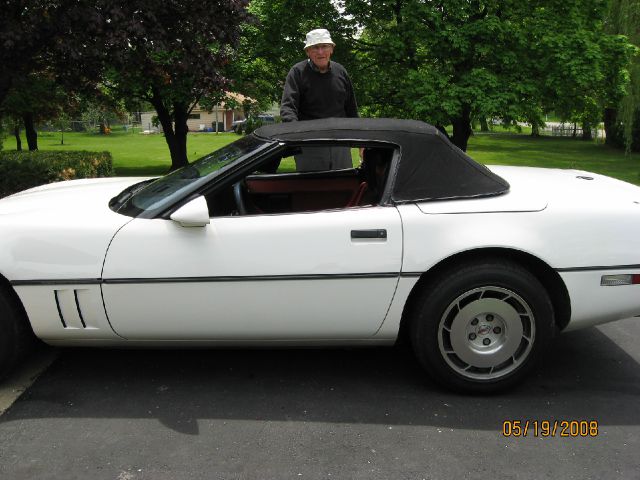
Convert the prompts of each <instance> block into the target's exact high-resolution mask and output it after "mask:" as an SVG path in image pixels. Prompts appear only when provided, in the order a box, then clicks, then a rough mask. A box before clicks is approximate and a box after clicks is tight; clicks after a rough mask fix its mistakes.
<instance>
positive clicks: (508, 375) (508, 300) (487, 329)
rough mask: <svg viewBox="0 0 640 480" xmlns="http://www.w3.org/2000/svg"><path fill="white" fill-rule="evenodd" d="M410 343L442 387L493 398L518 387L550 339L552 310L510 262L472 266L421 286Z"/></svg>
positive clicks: (536, 286)
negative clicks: (512, 387) (489, 395)
mask: <svg viewBox="0 0 640 480" xmlns="http://www.w3.org/2000/svg"><path fill="white" fill-rule="evenodd" d="M415 307H416V308H415V309H414V312H413V317H412V319H411V322H412V323H411V341H412V345H413V348H414V351H415V352H416V355H417V357H418V359H419V360H420V362H421V363H422V365H423V366H424V368H425V369H426V371H427V372H428V373H429V374H430V375H431V376H432V377H433V378H434V379H435V380H436V381H438V382H439V383H441V384H442V385H444V386H446V387H448V388H452V389H455V390H458V391H465V392H487V393H488V392H492V391H497V390H502V389H504V388H508V387H511V386H513V385H514V384H516V383H517V382H519V381H521V380H522V379H523V378H524V377H525V376H526V374H527V373H528V372H529V370H530V369H531V368H532V367H533V365H534V363H535V361H536V360H537V359H538V358H539V357H540V355H541V352H542V351H543V349H544V347H545V346H547V345H548V344H549V342H550V340H551V337H552V335H553V332H554V326H553V325H554V320H553V307H552V305H551V301H550V300H549V296H548V294H547V292H546V291H545V289H544V287H543V286H542V285H541V284H540V282H539V281H538V279H537V278H536V277H535V276H533V275H532V274H531V273H530V272H529V271H527V270H526V269H524V268H523V267H521V266H520V265H518V264H516V263H512V262H506V261H500V260H494V261H487V260H485V261H476V262H473V263H470V264H467V265H464V266H457V267H454V268H451V269H449V270H448V271H446V272H444V273H443V274H442V275H440V276H439V277H438V278H437V279H436V280H435V281H432V282H430V283H429V284H428V285H426V286H425V289H424V291H423V292H422V295H421V296H420V297H419V298H418V300H417V303H416V305H415Z"/></svg>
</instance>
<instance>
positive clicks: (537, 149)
mask: <svg viewBox="0 0 640 480" xmlns="http://www.w3.org/2000/svg"><path fill="white" fill-rule="evenodd" d="M238 138H239V137H238V135H236V134H234V133H220V134H215V133H190V134H189V137H188V143H187V145H188V147H187V155H188V158H189V160H195V159H196V158H199V157H201V156H203V155H205V154H206V153H208V152H211V151H213V150H216V149H217V148H220V147H221V146H223V145H226V144H228V143H230V142H232V141H234V140H236V139H238ZM64 140H65V141H64V145H60V133H55V132H53V133H51V132H43V133H40V135H39V137H38V146H39V148H40V149H41V150H92V151H105V150H106V151H109V152H111V155H112V156H113V161H114V167H115V170H116V174H117V175H123V176H130V175H141V176H145V175H160V174H163V173H165V172H166V171H167V170H168V169H169V165H170V159H169V149H168V147H167V144H166V142H165V140H164V137H163V136H162V135H141V134H140V133H131V132H124V131H123V130H120V129H118V128H116V129H114V131H113V132H112V133H111V134H110V135H99V134H97V133H65V136H64ZM23 146H26V141H24V140H23ZM4 148H5V149H6V150H12V149H15V139H14V138H13V137H7V138H6V139H5V141H4ZM468 153H469V155H471V157H473V158H474V159H475V160H477V161H479V162H482V163H485V164H490V165H491V164H493V165H528V166H536V167H551V168H576V169H581V170H588V171H592V172H596V173H602V174H604V175H609V176H611V177H615V178H619V179H621V180H625V181H627V182H631V183H635V184H637V185H640V154H638V153H635V154H631V155H625V154H624V152H622V151H620V150H615V149H612V148H609V147H606V146H604V145H602V144H601V143H596V142H585V141H582V140H577V139H573V138H561V137H540V138H533V137H531V136H529V135H526V134H516V133H488V134H476V135H474V136H472V137H471V138H470V139H469V151H468ZM353 156H354V158H357V150H353ZM282 167H283V168H284V169H285V170H293V169H294V168H295V166H294V164H293V160H292V159H287V160H285V161H284V162H283V164H282Z"/></svg>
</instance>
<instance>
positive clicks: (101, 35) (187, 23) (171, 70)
mask: <svg viewBox="0 0 640 480" xmlns="http://www.w3.org/2000/svg"><path fill="white" fill-rule="evenodd" d="M246 6H247V1H246V0H216V1H213V2H203V1H201V0H186V1H178V0H167V1H165V2H160V3H159V2H155V1H152V0H131V1H128V2H125V3H123V2H119V1H116V0H99V1H97V2H90V1H87V0H79V1H77V2H74V4H73V6H72V8H70V9H69V10H68V11H67V12H66V16H65V19H64V22H63V26H62V28H61V32H62V33H63V34H64V35H63V36H61V37H60V38H59V42H58V44H56V46H55V48H54V50H53V51H52V57H51V58H52V61H53V62H54V63H55V65H56V70H57V72H58V73H59V74H60V78H61V79H62V80H64V81H65V83H66V84H67V85H77V84H78V83H80V84H82V85H85V86H87V85H90V86H94V87H95V86H96V84H97V83H99V86H100V88H101V89H103V90H105V91H108V92H109V94H110V95H112V96H113V97H115V98H119V99H122V100H123V101H124V102H125V104H126V106H127V107H129V105H128V104H129V103H130V102H132V101H133V102H139V101H147V102H149V103H150V104H151V105H153V107H154V108H155V110H156V112H157V114H158V119H159V121H160V123H161V125H162V128H163V131H164V135H165V139H166V142H167V145H168V147H169V150H170V152H171V168H172V169H175V168H178V167H181V166H184V165H186V164H188V161H187V119H188V117H189V114H190V112H191V111H192V109H193V107H194V106H195V105H196V104H197V103H198V101H199V100H200V99H201V98H203V96H205V95H208V94H215V93H216V92H219V91H222V90H225V89H226V88H227V87H228V85H229V79H228V78H226V77H225V75H224V68H225V66H226V65H227V64H228V63H229V61H230V59H231V58H232V56H233V53H234V48H235V47H236V46H237V45H238V42H239V39H240V25H241V24H242V23H243V22H245V21H246V20H247V18H248V16H247V12H246Z"/></svg>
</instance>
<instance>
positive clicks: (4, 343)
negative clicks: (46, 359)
mask: <svg viewBox="0 0 640 480" xmlns="http://www.w3.org/2000/svg"><path fill="white" fill-rule="evenodd" d="M34 344H35V337H34V335H33V331H32V330H31V326H30V325H29V323H28V321H27V319H26V318H25V314H24V311H23V310H22V308H20V306H19V304H18V302H17V301H16V300H15V299H14V298H12V296H11V295H9V293H8V292H7V291H6V290H4V289H2V288H1V287H0V379H3V378H4V377H6V376H7V375H8V374H9V373H10V372H11V370H12V369H13V368H14V367H15V366H16V364H17V363H18V362H19V361H20V360H21V359H22V358H24V356H25V355H26V353H27V352H28V351H29V350H30V349H31V348H32V347H33V345H34Z"/></svg>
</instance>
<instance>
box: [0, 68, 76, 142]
mask: <svg viewBox="0 0 640 480" xmlns="http://www.w3.org/2000/svg"><path fill="white" fill-rule="evenodd" d="M68 106H69V96H68V95H66V94H65V93H64V92H63V91H62V90H61V89H60V87H58V85H57V84H56V83H55V81H54V80H53V79H52V78H51V77H50V76H49V75H46V74H42V73H32V74H29V75H26V76H24V77H22V78H21V79H20V81H17V82H15V84H14V86H13V88H11V89H10V90H9V92H8V94H7V95H6V97H5V100H4V103H3V104H2V107H0V114H2V115H3V116H5V117H7V118H9V119H10V123H11V124H12V126H13V133H14V136H15V137H16V149H17V150H21V149H22V145H21V141H20V136H19V135H20V124H21V123H22V125H23V126H24V130H25V135H26V137H27V145H28V146H29V150H31V151H33V150H37V149H38V134H37V131H36V127H35V126H36V123H39V122H42V121H45V120H51V119H55V118H57V117H58V116H59V115H60V114H61V112H63V111H64V110H65V109H68Z"/></svg>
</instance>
